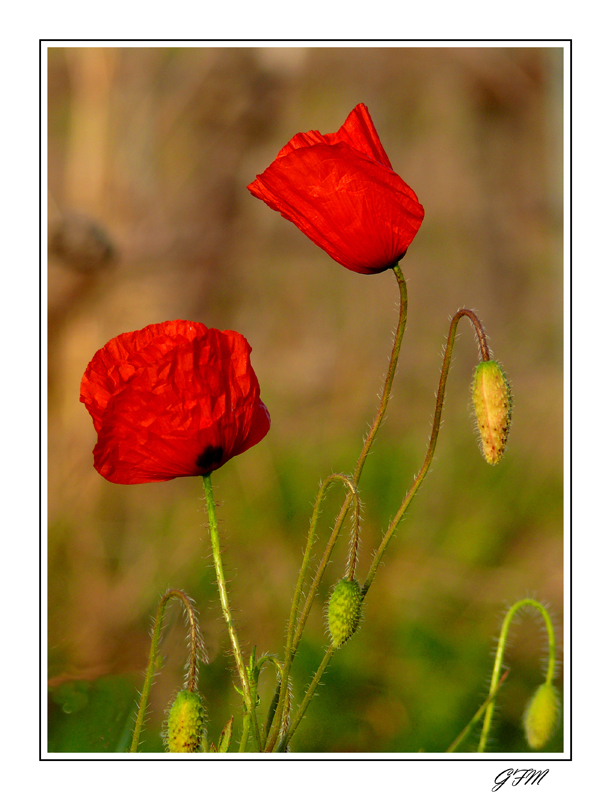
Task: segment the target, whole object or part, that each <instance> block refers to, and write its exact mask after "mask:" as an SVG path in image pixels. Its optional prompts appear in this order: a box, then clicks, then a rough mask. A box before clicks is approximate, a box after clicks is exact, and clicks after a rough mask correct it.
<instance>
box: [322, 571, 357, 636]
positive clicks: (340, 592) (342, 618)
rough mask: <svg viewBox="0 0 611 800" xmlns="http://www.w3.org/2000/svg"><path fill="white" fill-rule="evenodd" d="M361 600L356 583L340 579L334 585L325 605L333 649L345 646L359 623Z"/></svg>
mask: <svg viewBox="0 0 611 800" xmlns="http://www.w3.org/2000/svg"><path fill="white" fill-rule="evenodd" d="M362 604H363V598H362V596H361V587H360V586H359V584H358V581H355V580H348V578H342V579H341V581H338V583H336V584H335V586H334V587H333V591H332V592H331V596H330V597H329V602H328V604H327V625H328V627H329V633H330V635H331V642H332V644H333V647H335V648H338V647H341V646H342V645H343V644H345V643H346V642H347V641H348V639H349V638H350V637H351V636H352V634H353V633H355V631H356V629H357V628H358V626H359V622H360V621H361V607H362Z"/></svg>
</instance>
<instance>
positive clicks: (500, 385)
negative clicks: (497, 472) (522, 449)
mask: <svg viewBox="0 0 611 800" xmlns="http://www.w3.org/2000/svg"><path fill="white" fill-rule="evenodd" d="M472 392H473V408H474V411H475V418H476V420H477V428H478V431H479V438H480V442H481V447H482V454H483V456H484V458H485V459H486V461H487V462H488V463H489V464H498V463H499V461H500V460H501V458H502V457H503V453H504V452H505V445H506V444H507V436H508V434H509V426H510V424H511V410H512V405H513V403H512V399H511V389H510V387H509V382H508V380H507V378H506V377H505V373H504V372H503V370H502V369H501V368H500V366H499V365H498V363H497V362H496V361H480V363H479V364H478V365H477V367H476V369H475V375H474V377H473V389H472Z"/></svg>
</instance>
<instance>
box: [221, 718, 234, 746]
mask: <svg viewBox="0 0 611 800" xmlns="http://www.w3.org/2000/svg"><path fill="white" fill-rule="evenodd" d="M232 730H233V717H231V718H230V720H229V722H228V723H227V724H226V725H225V727H224V728H223V730H222V731H221V735H220V736H219V753H226V752H227V750H228V748H229V745H230V744H231V733H232Z"/></svg>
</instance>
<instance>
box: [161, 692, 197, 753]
mask: <svg viewBox="0 0 611 800" xmlns="http://www.w3.org/2000/svg"><path fill="white" fill-rule="evenodd" d="M204 716H205V715H204V706H203V703H202V699H201V697H200V696H199V694H197V692H190V691H188V689H183V690H182V691H181V692H179V693H178V694H177V695H176V699H175V700H174V702H173V703H172V707H171V708H170V711H169V713H168V719H167V723H166V726H165V737H164V738H165V744H166V749H167V751H168V753H198V752H199V751H200V748H201V743H202V738H203V736H204Z"/></svg>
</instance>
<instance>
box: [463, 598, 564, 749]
mask: <svg viewBox="0 0 611 800" xmlns="http://www.w3.org/2000/svg"><path fill="white" fill-rule="evenodd" d="M528 606H530V607H532V608H535V609H536V610H537V611H538V612H539V613H540V614H541V616H542V617H543V621H544V623H545V629H546V632H547V645H548V656H547V670H546V673H545V682H546V683H551V682H552V680H553V678H554V672H555V669H556V637H555V635H554V626H553V624H552V620H551V618H550V615H549V613H548V611H547V609H546V608H545V606H544V605H542V604H541V603H538V602H537V601H536V600H531V598H529V597H526V598H524V599H523V600H518V602H517V603H514V604H513V605H512V606H511V608H510V609H509V611H508V612H507V613H506V614H505V619H504V620H503V625H502V627H501V634H500V636H499V643H498V645H497V648H496V656H495V659H494V667H493V668H492V678H491V679H490V692H489V694H491V695H496V692H497V690H498V686H499V682H500V680H499V677H500V674H501V669H502V668H503V656H504V654H505V648H506V646H507V637H508V634H509V626H510V625H511V623H512V621H513V619H514V617H515V615H516V614H517V613H518V611H520V610H521V609H523V608H526V607H528ZM493 713H494V700H492V701H491V702H490V703H489V704H488V708H487V709H486V715H485V717H484V724H483V726H482V733H481V736H480V740H479V747H478V748H477V752H478V753H483V752H485V750H486V743H487V741H488V734H489V733H490V725H491V723H492V714H493Z"/></svg>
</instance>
